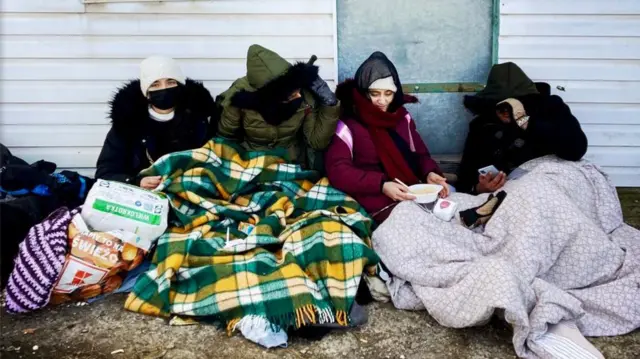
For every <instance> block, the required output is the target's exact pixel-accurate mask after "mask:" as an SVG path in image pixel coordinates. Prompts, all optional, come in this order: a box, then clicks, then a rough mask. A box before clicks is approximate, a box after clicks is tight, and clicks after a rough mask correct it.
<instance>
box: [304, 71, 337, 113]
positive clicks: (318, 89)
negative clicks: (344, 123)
mask: <svg viewBox="0 0 640 359" xmlns="http://www.w3.org/2000/svg"><path fill="white" fill-rule="evenodd" d="M309 89H310V90H311V92H313V93H314V94H315V95H316V97H317V98H318V100H320V102H321V103H322V104H323V105H325V106H335V105H336V104H337V103H338V98H337V97H336V94H334V93H333V91H331V89H330V88H329V85H327V83H326V82H325V81H324V80H323V79H321V78H320V76H318V77H316V79H315V80H313V82H312V83H311V86H310V87H309Z"/></svg>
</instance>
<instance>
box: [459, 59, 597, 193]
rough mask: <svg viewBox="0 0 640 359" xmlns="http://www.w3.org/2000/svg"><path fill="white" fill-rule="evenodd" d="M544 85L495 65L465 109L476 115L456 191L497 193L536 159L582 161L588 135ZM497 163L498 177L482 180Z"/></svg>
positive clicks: (519, 71)
mask: <svg viewBox="0 0 640 359" xmlns="http://www.w3.org/2000/svg"><path fill="white" fill-rule="evenodd" d="M550 92H551V88H550V86H549V84H546V83H534V82H533V81H532V80H531V79H530V78H529V77H528V76H527V75H526V74H525V73H524V71H522V69H520V68H519V67H518V66H517V65H516V64H514V63H511V62H508V63H504V64H499V65H495V66H494V67H493V68H492V69H491V72H490V73H489V78H488V80H487V86H486V87H485V89H484V90H482V91H480V92H478V93H477V94H476V95H474V96H465V100H464V105H465V107H466V108H467V109H468V110H470V111H471V112H473V113H474V114H475V115H476V117H475V118H474V119H473V120H472V121H471V123H470V124H469V135H468V137H467V140H466V143H465V147H464V152H463V155H462V161H461V163H460V168H459V170H458V181H457V183H456V189H457V190H458V191H460V192H467V193H487V192H495V191H497V190H499V189H500V188H501V187H502V186H503V185H504V183H505V181H506V176H507V175H508V174H509V173H510V172H511V171H513V170H514V169H516V168H517V167H519V166H520V165H522V164H523V163H525V162H527V161H530V160H532V159H534V158H538V157H542V156H546V155H556V156H558V157H559V158H561V159H564V160H568V161H579V160H580V159H582V157H583V156H584V155H585V153H586V152H587V145H588V143H587V137H586V136H585V134H584V132H583V131H582V128H581V127H580V123H579V122H578V120H577V119H576V118H575V117H574V116H573V114H572V113H571V110H570V109H569V106H567V105H566V104H565V103H564V101H563V100H562V98H560V97H558V96H555V95H554V96H552V95H551V94H550ZM490 165H494V166H495V167H496V168H497V169H498V170H500V171H501V173H500V174H499V175H498V176H495V177H493V176H491V175H487V176H481V175H479V173H478V170H479V169H480V168H483V167H486V166H490Z"/></svg>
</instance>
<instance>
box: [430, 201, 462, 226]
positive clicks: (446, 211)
mask: <svg viewBox="0 0 640 359" xmlns="http://www.w3.org/2000/svg"><path fill="white" fill-rule="evenodd" d="M457 209H458V204H457V203H455V202H453V201H451V200H449V199H446V198H445V199H442V198H439V199H438V201H437V202H436V204H435V205H434V206H433V215H434V216H436V218H438V219H441V220H443V221H445V222H449V221H450V220H451V219H452V218H453V216H454V215H455V214H456V210H457Z"/></svg>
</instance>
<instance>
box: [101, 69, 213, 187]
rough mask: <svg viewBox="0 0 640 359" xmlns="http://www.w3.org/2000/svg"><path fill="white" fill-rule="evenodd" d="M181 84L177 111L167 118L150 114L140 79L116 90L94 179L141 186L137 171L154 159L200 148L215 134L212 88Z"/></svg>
mask: <svg viewBox="0 0 640 359" xmlns="http://www.w3.org/2000/svg"><path fill="white" fill-rule="evenodd" d="M180 86H181V90H180V93H179V96H178V101H177V102H178V105H177V107H176V110H175V116H174V118H173V119H172V120H170V121H167V122H158V121H155V120H153V119H151V117H150V115H149V103H148V101H147V98H146V97H144V96H143V95H142V92H141V91H140V81H139V80H133V81H130V82H128V83H126V84H125V85H124V86H123V87H122V88H120V89H119V90H118V91H117V93H116V94H115V96H114V97H113V99H112V100H111V102H110V105H111V112H110V117H111V123H112V126H111V130H110V131H109V133H108V134H107V138H106V139H105V142H104V146H103V147H102V152H101V153H100V157H99V158H98V164H97V170H96V178H100V179H105V180H111V181H118V182H125V183H131V184H134V185H138V184H139V183H140V178H138V177H137V175H138V174H139V173H140V171H142V170H143V169H145V168H147V167H149V166H150V165H151V164H152V163H153V161H155V160H157V159H158V158H160V157H162V156H163V155H165V154H167V153H171V152H177V151H184V150H189V149H193V148H198V147H201V146H203V145H204V144H205V143H206V142H207V141H208V140H209V139H210V138H211V137H213V136H214V135H215V132H216V129H217V125H218V118H219V115H218V111H217V109H216V106H215V103H214V101H213V98H212V97H211V94H210V93H209V91H208V90H207V89H206V88H205V87H204V85H202V83H200V82H197V81H194V80H191V79H187V80H186V82H185V84H184V85H180Z"/></svg>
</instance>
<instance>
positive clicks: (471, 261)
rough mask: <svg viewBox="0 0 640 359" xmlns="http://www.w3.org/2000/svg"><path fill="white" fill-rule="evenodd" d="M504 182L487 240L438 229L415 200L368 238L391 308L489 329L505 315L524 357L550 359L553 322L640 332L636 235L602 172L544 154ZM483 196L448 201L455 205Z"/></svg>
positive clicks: (452, 228)
mask: <svg viewBox="0 0 640 359" xmlns="http://www.w3.org/2000/svg"><path fill="white" fill-rule="evenodd" d="M521 169H523V170H525V171H528V173H527V174H526V175H524V176H522V177H520V178H518V179H516V180H512V181H508V182H507V184H506V186H505V188H504V190H505V191H506V192H507V193H508V195H507V198H506V199H505V201H504V202H503V203H502V205H501V206H500V208H499V209H498V210H497V212H496V213H495V214H494V216H493V218H492V219H491V220H490V221H489V223H488V224H487V226H486V228H485V230H484V232H483V233H475V232H472V231H470V230H468V229H466V228H464V227H462V226H461V225H460V224H459V219H458V218H454V219H453V220H452V221H451V222H443V221H441V220H439V219H437V218H435V217H434V216H433V215H431V214H428V213H426V212H424V211H423V210H422V209H420V208H419V207H417V205H415V204H414V203H412V202H404V203H401V204H400V205H398V206H397V207H396V208H395V209H394V211H393V213H392V214H391V216H390V217H389V219H387V221H385V222H384V223H383V224H382V225H381V226H380V227H379V228H378V229H377V230H376V231H375V232H374V235H373V240H374V248H375V250H376V251H377V252H378V254H379V256H380V258H381V259H382V262H383V263H385V265H386V266H387V267H388V269H389V270H390V271H391V273H393V274H394V278H393V279H392V280H391V281H390V282H389V283H387V284H388V287H389V290H390V292H391V297H392V300H393V303H394V305H395V306H396V307H398V308H401V309H406V310H424V309H426V310H427V311H428V312H429V314H430V315H431V316H433V317H434V318H435V319H436V320H437V321H438V322H439V323H440V324H442V325H444V326H447V327H453V328H462V327H469V326H477V325H483V324H485V323H487V322H488V321H489V319H490V318H491V316H492V315H494V314H501V315H502V314H503V315H504V318H505V320H506V321H507V322H508V323H510V324H511V326H512V327H513V330H514V335H513V345H514V347H515V350H516V354H517V355H518V356H520V357H527V358H537V357H548V356H549V355H548V354H549V353H546V352H545V351H544V349H543V348H542V347H541V346H540V345H538V344H537V343H536V341H537V340H538V339H539V338H540V337H541V336H542V335H543V334H544V333H545V332H546V331H547V325H548V324H555V323H558V322H560V321H561V320H575V321H576V322H577V324H578V327H579V328H580V331H581V332H582V333H583V334H584V335H585V336H610V335H621V334H625V333H628V332H631V331H633V330H634V329H636V328H638V327H640V231H638V230H635V229H633V228H631V227H630V226H627V225H625V224H624V223H623V221H622V211H621V208H620V203H619V200H618V196H617V194H616V190H615V188H614V187H613V186H612V184H611V183H610V182H609V180H608V179H607V177H606V175H604V174H603V173H602V172H601V171H600V170H599V169H598V168H597V167H596V166H595V165H592V164H590V163H588V162H580V163H572V162H565V161H561V160H558V159H556V158H555V157H545V158H541V159H537V160H533V161H531V162H528V163H526V164H524V165H523V166H522V167H521ZM486 198H487V196H486V195H484V196H470V195H465V194H453V195H452V196H451V199H452V200H453V201H456V202H458V203H459V204H460V208H459V209H460V210H463V209H467V208H471V207H474V206H477V205H480V204H482V203H483V202H484V201H485V200H486Z"/></svg>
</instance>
